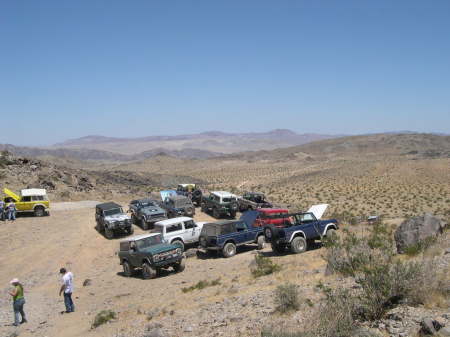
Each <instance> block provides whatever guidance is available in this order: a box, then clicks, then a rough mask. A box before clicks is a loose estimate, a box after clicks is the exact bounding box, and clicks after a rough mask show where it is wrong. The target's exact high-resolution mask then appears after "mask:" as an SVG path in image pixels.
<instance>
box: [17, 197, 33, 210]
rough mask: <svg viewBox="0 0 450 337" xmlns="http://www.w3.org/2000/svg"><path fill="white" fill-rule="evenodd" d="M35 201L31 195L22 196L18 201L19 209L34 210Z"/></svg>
mask: <svg viewBox="0 0 450 337" xmlns="http://www.w3.org/2000/svg"><path fill="white" fill-rule="evenodd" d="M33 206H34V203H33V202H32V201H31V196H26V197H22V199H21V200H20V201H19V202H17V203H16V208H17V210H18V211H22V212H27V211H32V210H33Z"/></svg>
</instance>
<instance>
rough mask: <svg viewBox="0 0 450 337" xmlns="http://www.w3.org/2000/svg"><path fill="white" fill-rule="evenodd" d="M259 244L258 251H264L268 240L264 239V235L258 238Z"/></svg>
mask: <svg viewBox="0 0 450 337" xmlns="http://www.w3.org/2000/svg"><path fill="white" fill-rule="evenodd" d="M256 242H257V243H258V249H259V250H261V249H264V247H265V246H266V239H265V238H264V235H260V236H258V240H257V241H256Z"/></svg>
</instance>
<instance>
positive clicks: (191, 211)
mask: <svg viewBox="0 0 450 337" xmlns="http://www.w3.org/2000/svg"><path fill="white" fill-rule="evenodd" d="M194 213H195V209H194V208H193V207H188V208H186V216H188V217H190V218H192V217H193V216H194Z"/></svg>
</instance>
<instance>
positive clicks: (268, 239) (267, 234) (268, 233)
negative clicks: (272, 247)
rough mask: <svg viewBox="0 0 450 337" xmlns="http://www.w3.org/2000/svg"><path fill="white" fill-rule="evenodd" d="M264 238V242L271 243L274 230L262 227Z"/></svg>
mask: <svg viewBox="0 0 450 337" xmlns="http://www.w3.org/2000/svg"><path fill="white" fill-rule="evenodd" d="M264 237H265V239H266V242H271V241H272V240H273V239H274V228H272V227H264Z"/></svg>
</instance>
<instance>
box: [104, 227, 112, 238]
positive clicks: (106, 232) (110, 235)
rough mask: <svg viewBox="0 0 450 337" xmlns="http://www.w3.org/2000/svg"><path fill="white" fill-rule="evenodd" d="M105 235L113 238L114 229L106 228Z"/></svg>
mask: <svg viewBox="0 0 450 337" xmlns="http://www.w3.org/2000/svg"><path fill="white" fill-rule="evenodd" d="M105 237H106V238H107V239H108V240H111V239H113V238H114V231H113V230H112V229H109V228H105Z"/></svg>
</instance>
